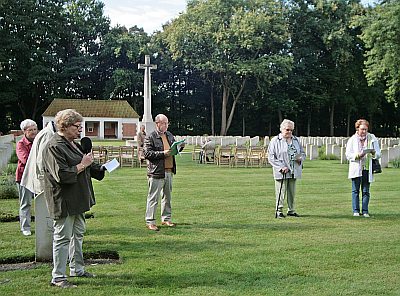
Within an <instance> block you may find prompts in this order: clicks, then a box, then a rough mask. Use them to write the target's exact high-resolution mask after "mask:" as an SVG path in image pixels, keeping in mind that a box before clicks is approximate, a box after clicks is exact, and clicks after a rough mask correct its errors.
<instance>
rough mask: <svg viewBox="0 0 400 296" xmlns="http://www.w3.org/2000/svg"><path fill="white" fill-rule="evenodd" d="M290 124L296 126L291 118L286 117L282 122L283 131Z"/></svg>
mask: <svg viewBox="0 0 400 296" xmlns="http://www.w3.org/2000/svg"><path fill="white" fill-rule="evenodd" d="M288 126H292V127H293V128H294V122H293V121H291V120H289V119H284V120H283V121H282V122H281V132H282V131H283V130H284V129H285V128H287V127H288Z"/></svg>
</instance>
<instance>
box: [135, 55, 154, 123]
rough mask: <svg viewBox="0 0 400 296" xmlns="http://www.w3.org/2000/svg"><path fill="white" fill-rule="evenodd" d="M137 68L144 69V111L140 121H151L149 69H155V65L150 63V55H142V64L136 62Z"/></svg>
mask: <svg viewBox="0 0 400 296" xmlns="http://www.w3.org/2000/svg"><path fill="white" fill-rule="evenodd" d="M138 69H144V95H143V98H144V111H143V118H142V122H153V117H152V116H151V73H150V70H155V69H157V65H152V64H150V56H149V55H146V56H145V57H144V64H138Z"/></svg>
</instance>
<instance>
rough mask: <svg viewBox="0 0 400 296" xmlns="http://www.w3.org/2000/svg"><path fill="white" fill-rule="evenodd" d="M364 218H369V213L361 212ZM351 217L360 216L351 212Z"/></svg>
mask: <svg viewBox="0 0 400 296" xmlns="http://www.w3.org/2000/svg"><path fill="white" fill-rule="evenodd" d="M363 216H364V218H369V217H370V215H369V214H368V213H364V214H363ZM353 217H360V213H353Z"/></svg>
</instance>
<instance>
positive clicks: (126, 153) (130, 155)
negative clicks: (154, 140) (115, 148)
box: [119, 146, 138, 167]
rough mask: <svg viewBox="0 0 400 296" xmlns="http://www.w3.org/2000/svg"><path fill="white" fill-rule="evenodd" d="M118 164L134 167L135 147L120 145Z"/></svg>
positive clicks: (135, 159)
mask: <svg viewBox="0 0 400 296" xmlns="http://www.w3.org/2000/svg"><path fill="white" fill-rule="evenodd" d="M119 149H120V164H121V167H123V166H130V167H134V166H136V164H137V161H138V160H137V158H136V157H135V147H132V146H121V147H120V148H119Z"/></svg>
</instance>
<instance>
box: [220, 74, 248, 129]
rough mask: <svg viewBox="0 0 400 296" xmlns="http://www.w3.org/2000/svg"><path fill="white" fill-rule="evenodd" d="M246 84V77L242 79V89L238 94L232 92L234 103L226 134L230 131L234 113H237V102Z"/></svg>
mask: <svg viewBox="0 0 400 296" xmlns="http://www.w3.org/2000/svg"><path fill="white" fill-rule="evenodd" d="M245 84H246V79H244V80H243V81H242V85H241V86H240V89H239V91H238V93H237V94H236V96H235V95H234V94H232V96H233V104H232V108H231V112H230V114H229V118H228V123H227V125H226V131H225V136H226V133H227V132H228V129H229V127H230V126H231V123H232V119H233V115H234V114H235V108H236V104H237V102H238V101H239V98H240V96H241V95H242V92H243V89H244V86H245Z"/></svg>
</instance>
